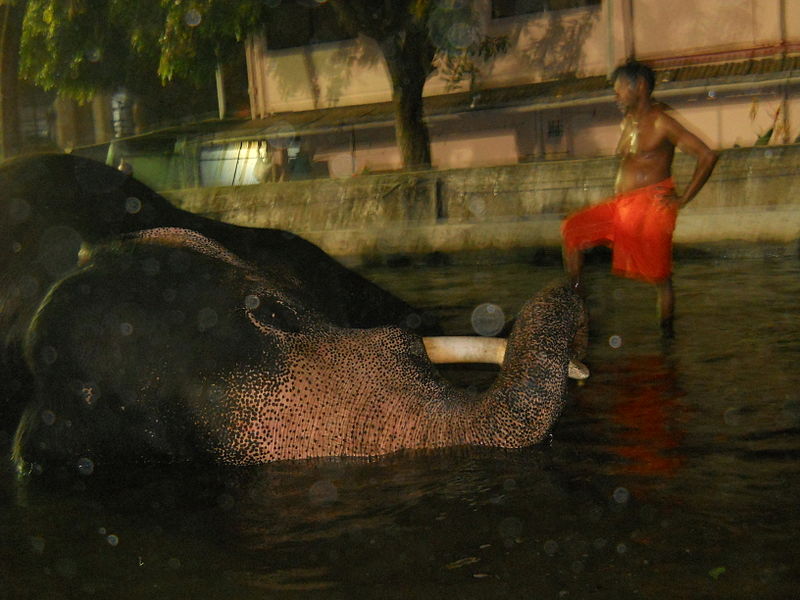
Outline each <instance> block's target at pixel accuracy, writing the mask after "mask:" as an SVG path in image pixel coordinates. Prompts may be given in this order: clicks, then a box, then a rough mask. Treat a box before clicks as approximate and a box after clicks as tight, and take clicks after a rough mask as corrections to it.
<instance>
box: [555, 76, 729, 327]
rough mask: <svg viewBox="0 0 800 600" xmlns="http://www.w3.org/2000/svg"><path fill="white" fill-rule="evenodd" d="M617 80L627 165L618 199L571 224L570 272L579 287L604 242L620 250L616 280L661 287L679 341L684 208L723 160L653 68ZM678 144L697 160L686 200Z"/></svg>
mask: <svg viewBox="0 0 800 600" xmlns="http://www.w3.org/2000/svg"><path fill="white" fill-rule="evenodd" d="M611 79H612V81H613V83H614V92H615V93H616V97H617V105H618V106H619V107H620V109H621V110H622V113H623V114H624V118H623V120H622V135H621V137H620V140H619V143H618V144H617V153H618V154H619V155H620V156H621V158H622V160H621V163H620V167H619V172H618V173H617V180H616V185H615V192H616V195H615V196H614V197H613V198H612V199H610V200H609V201H606V202H603V203H601V204H598V205H596V206H592V207H590V208H587V209H585V210H583V211H581V212H579V213H576V214H574V215H572V216H571V217H569V218H568V219H567V220H566V221H565V222H564V225H563V227H562V236H563V240H564V247H563V252H564V266H565V268H566V270H567V273H568V274H569V276H570V278H571V279H572V282H573V283H574V284H575V285H576V286H578V287H579V286H580V276H581V270H582V267H583V251H584V250H586V249H588V248H591V247H594V246H597V245H601V244H603V245H610V246H612V248H613V259H612V270H613V272H614V273H615V274H616V275H620V276H622V277H631V278H634V279H640V280H643V281H646V282H648V283H652V284H653V285H655V286H656V289H657V290H658V309H659V317H660V323H661V327H662V330H663V331H664V333H665V334H667V335H671V334H672V322H673V314H674V306H675V297H674V292H673V288H672V232H673V230H674V228H675V220H676V218H677V214H678V210H680V209H681V208H683V207H684V206H685V205H686V204H688V203H689V202H690V201H691V200H692V198H694V197H695V196H696V195H697V193H698V192H699V191H700V188H702V187H703V185H704V184H705V182H706V181H707V180H708V177H709V176H710V175H711V171H712V170H713V169H714V165H715V164H716V162H717V154H716V153H715V152H713V151H712V150H711V149H709V148H708V146H706V145H705V144H704V143H703V142H702V141H701V140H700V139H699V138H698V137H697V136H695V135H694V134H692V133H690V132H689V131H687V130H686V129H685V128H684V127H683V126H682V125H681V124H680V123H678V122H677V121H676V120H675V119H673V118H672V117H671V116H669V115H668V114H667V112H666V107H665V106H664V105H662V104H660V103H658V102H656V101H655V100H654V99H653V98H652V97H651V94H652V92H653V86H654V83H655V77H654V73H653V71H652V69H650V67H648V66H646V65H644V64H642V63H639V62H636V61H629V62H627V63H626V64H624V65H622V66H620V67H618V68H617V69H616V70H615V71H614V73H613V74H612V77H611ZM676 146H677V147H678V148H679V149H680V150H681V151H682V152H686V153H688V154H691V155H692V156H693V157H694V158H695V159H696V160H697V165H696V167H695V170H694V174H693V175H692V179H691V181H690V182H689V185H687V186H686V189H685V190H684V191H683V194H677V193H676V191H675V185H674V183H673V181H672V176H671V173H672V159H673V156H674V154H675V147H676Z"/></svg>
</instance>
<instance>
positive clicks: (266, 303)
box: [244, 294, 300, 333]
mask: <svg viewBox="0 0 800 600" xmlns="http://www.w3.org/2000/svg"><path fill="white" fill-rule="evenodd" d="M244 305H245V308H246V309H247V312H248V313H249V314H250V315H251V316H252V317H253V318H254V319H255V320H256V321H258V323H260V324H262V325H265V326H268V327H275V328H277V329H281V330H283V331H287V332H291V333H297V332H299V331H300V320H299V318H298V317H297V314H296V313H295V312H294V311H293V310H292V309H291V308H289V307H288V306H286V305H285V304H283V303H281V302H279V301H277V300H275V299H272V298H263V297H261V296H257V295H255V294H249V295H248V296H246V297H245V300H244Z"/></svg>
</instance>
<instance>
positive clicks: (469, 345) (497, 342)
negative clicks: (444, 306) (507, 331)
mask: <svg viewBox="0 0 800 600" xmlns="http://www.w3.org/2000/svg"><path fill="white" fill-rule="evenodd" d="M422 343H423V344H425V351H426V352H427V353H428V358H430V359H431V362H432V363H434V364H443V363H489V364H494V365H501V364H503V357H504V356H505V355H506V340H505V338H492V337H478V336H439V337H425V338H422Z"/></svg>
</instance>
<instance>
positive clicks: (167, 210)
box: [0, 154, 436, 447]
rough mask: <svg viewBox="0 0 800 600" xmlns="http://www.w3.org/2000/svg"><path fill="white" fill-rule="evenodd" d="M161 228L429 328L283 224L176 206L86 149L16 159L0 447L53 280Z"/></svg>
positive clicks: (4, 217) (26, 391) (4, 210)
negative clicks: (236, 221)
mask: <svg viewBox="0 0 800 600" xmlns="http://www.w3.org/2000/svg"><path fill="white" fill-rule="evenodd" d="M158 227H178V228H183V229H186V230H191V231H195V232H197V233H198V234H200V235H203V236H205V237H207V238H209V239H213V240H215V241H216V243H218V244H221V245H224V246H225V247H226V248H227V249H228V250H229V251H230V252H233V253H235V254H236V255H237V256H239V257H241V258H243V259H245V260H247V261H249V262H250V263H251V264H254V265H257V266H258V267H259V268H260V270H261V271H262V272H263V273H265V274H266V275H268V276H270V277H272V278H273V279H274V280H275V282H276V285H281V286H283V287H286V288H292V289H296V288H302V289H303V290H304V293H305V298H306V301H307V303H309V304H311V305H313V306H314V307H315V309H316V310H317V311H318V312H320V313H322V314H323V315H324V316H325V317H326V318H327V319H329V320H330V321H331V322H332V323H335V324H337V325H340V326H347V327H375V326H380V325H388V324H396V325H401V326H404V327H413V326H415V325H416V326H418V329H419V330H420V331H421V332H422V333H426V332H431V331H434V332H435V331H436V326H435V323H432V322H431V321H430V320H429V319H428V318H427V315H425V314H420V313H419V312H418V311H416V310H415V309H414V308H413V307H411V306H409V305H408V304H407V303H405V302H403V301H402V300H400V299H399V298H397V297H395V296H394V295H392V294H390V293H388V292H386V291H385V290H383V289H381V288H379V287H378V286H376V285H374V284H373V283H371V282H370V281H368V280H366V279H364V278H363V277H361V276H360V275H358V274H357V273H355V272H353V271H351V270H349V269H346V268H345V267H343V266H342V265H341V264H339V263H338V262H337V261H335V260H333V259H332V258H331V257H329V256H328V255H327V254H325V253H324V252H323V251H322V250H320V249H319V248H318V247H317V246H315V245H314V244H312V243H310V242H308V241H306V240H304V239H302V238H300V237H298V236H296V235H293V234H291V233H289V232H286V231H281V230H277V229H259V228H251V227H238V226H235V225H229V224H227V223H222V222H219V221H214V220H211V219H206V218H203V217H201V216H198V215H195V214H191V213H188V212H186V211H182V210H179V209H178V208H176V207H174V206H172V205H171V204H170V203H169V202H168V201H167V200H166V199H164V198H163V197H161V196H160V195H158V194H157V193H155V192H154V191H153V190H151V189H150V188H148V187H147V186H145V185H143V184H142V183H140V182H138V181H136V180H135V179H133V178H131V177H129V176H127V175H125V174H123V173H120V172H119V171H117V170H116V169H113V168H111V167H109V166H106V165H104V164H102V163H98V162H96V161H93V160H90V159H87V158H83V157H79V156H74V155H68V154H43V155H35V156H31V157H24V158H18V159H14V160H11V161H7V162H6V163H3V164H2V165H0V344H1V345H2V347H1V348H0V349H2V351H3V352H2V359H0V398H2V399H3V400H2V402H0V447H2V446H3V445H5V443H7V440H8V438H9V437H10V436H11V435H12V434H13V429H14V428H15V427H16V422H17V421H18V420H19V414H20V411H21V408H22V406H24V405H25V403H26V402H27V400H28V398H29V396H30V393H31V388H32V386H33V382H32V380H31V377H30V373H29V370H28V368H27V366H26V364H25V363H24V361H23V360H22V341H23V338H24V335H25V332H26V331H27V329H28V327H29V325H30V322H31V319H32V318H33V315H34V313H35V311H36V309H37V307H38V306H39V304H40V303H41V302H42V300H43V298H44V297H45V295H46V294H47V292H48V290H49V289H50V287H51V286H52V285H53V284H54V283H56V282H57V281H59V280H60V279H61V278H63V277H64V276H65V275H66V274H67V273H69V272H70V271H71V270H72V269H74V268H75V267H76V266H77V265H78V262H79V255H80V249H81V248H85V249H89V248H92V247H95V246H98V245H102V244H107V243H113V242H114V241H115V240H119V239H120V236H123V235H125V234H128V233H132V232H135V231H141V230H145V229H152V228H158ZM332 299H333V300H332Z"/></svg>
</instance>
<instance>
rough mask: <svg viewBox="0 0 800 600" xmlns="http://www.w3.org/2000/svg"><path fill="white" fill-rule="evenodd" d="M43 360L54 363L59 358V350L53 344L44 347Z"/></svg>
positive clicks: (49, 363)
mask: <svg viewBox="0 0 800 600" xmlns="http://www.w3.org/2000/svg"><path fill="white" fill-rule="evenodd" d="M42 360H43V361H44V363H45V364H48V365H52V364H53V363H54V362H56V360H58V352H57V351H56V349H55V348H53V347H52V346H45V347H44V348H42Z"/></svg>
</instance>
